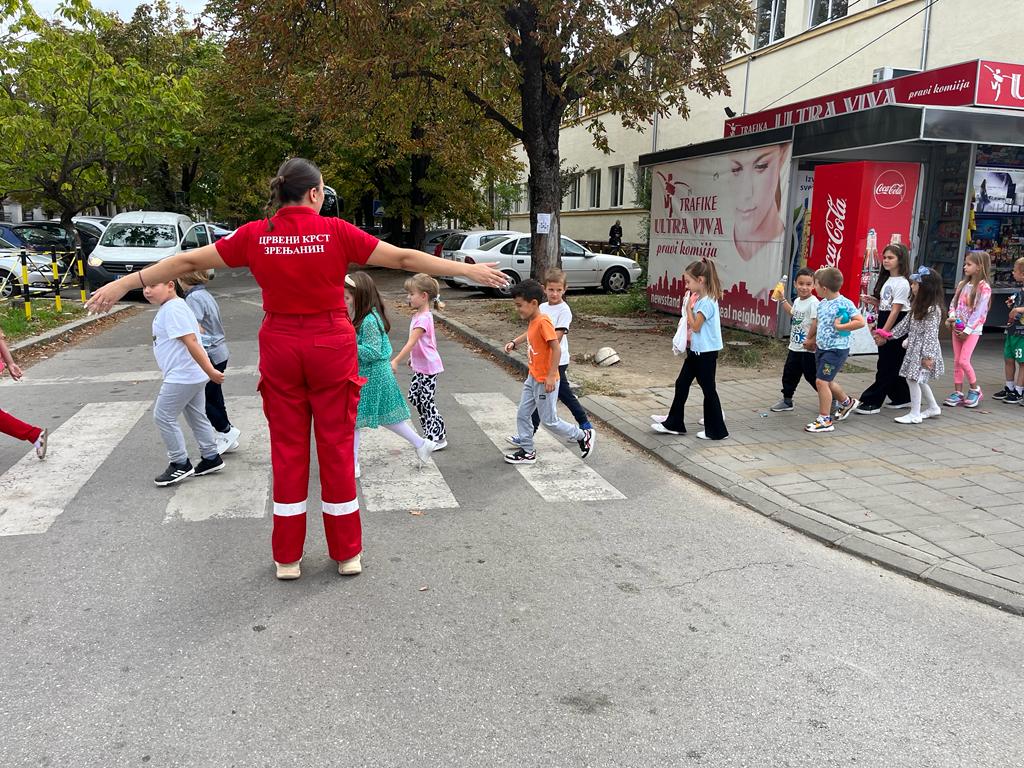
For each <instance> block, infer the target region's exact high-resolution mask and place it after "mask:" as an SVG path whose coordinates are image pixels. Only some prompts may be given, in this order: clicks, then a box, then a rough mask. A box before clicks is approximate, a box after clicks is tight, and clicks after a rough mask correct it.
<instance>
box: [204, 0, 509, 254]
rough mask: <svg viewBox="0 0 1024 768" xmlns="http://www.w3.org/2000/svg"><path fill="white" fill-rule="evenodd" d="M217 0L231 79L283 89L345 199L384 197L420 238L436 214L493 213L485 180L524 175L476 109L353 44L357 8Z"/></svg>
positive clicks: (476, 217) (285, 103)
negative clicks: (483, 188) (307, 7)
mask: <svg viewBox="0 0 1024 768" xmlns="http://www.w3.org/2000/svg"><path fill="white" fill-rule="evenodd" d="M214 8H215V9H216V10H217V13H218V16H219V17H220V18H221V20H222V21H224V22H225V26H226V27H228V28H229V29H230V30H231V35H232V36H231V40H230V42H229V44H228V47H227V52H226V58H227V59H228V60H230V61H231V62H232V66H233V68H234V72H235V75H236V82H238V83H239V84H240V85H241V86H242V87H243V88H253V87H258V88H262V89H268V88H269V89H274V90H275V91H276V92H277V93H278V94H279V97H280V98H279V101H278V105H279V106H280V108H281V109H282V110H283V111H284V112H286V113H288V114H291V115H294V116H296V117H297V118H298V119H299V120H300V121H301V123H302V124H304V125H305V126H306V127H307V130H306V132H305V136H306V137H307V138H308V139H309V140H310V141H311V142H312V143H313V144H314V146H315V147H316V150H317V151H316V153H315V155H316V159H317V160H318V161H319V162H320V163H321V165H322V166H323V168H324V172H325V176H327V177H328V179H329V180H330V181H331V183H333V184H335V186H337V187H339V190H340V191H342V192H343V196H344V198H345V200H346V201H348V202H349V203H350V204H361V203H362V202H363V201H369V200H372V199H373V198H374V197H379V198H381V199H382V200H383V202H384V204H385V208H386V210H387V216H388V218H389V219H390V218H392V217H393V218H394V221H393V223H394V224H400V223H401V222H405V221H407V222H409V225H410V231H411V240H412V242H413V244H418V241H419V240H420V239H421V238H422V235H423V233H424V230H425V227H426V223H427V222H428V221H430V220H434V219H438V218H449V217H453V218H459V219H462V220H463V221H470V222H474V223H476V222H483V221H486V220H488V219H489V218H490V214H489V210H488V206H487V198H486V197H485V196H484V195H482V194H481V190H480V182H481V180H482V179H485V178H487V177H492V178H495V179H497V180H498V181H507V180H511V179H513V178H514V177H515V176H516V175H517V173H518V168H517V167H516V165H515V164H514V163H513V162H512V160H511V153H510V151H509V141H508V138H507V135H505V134H504V132H503V131H502V130H501V129H500V128H499V127H498V126H496V125H492V124H487V123H484V124H483V125H481V121H480V120H479V117H478V114H477V111H476V108H475V107H472V106H470V105H467V104H465V103H464V102H460V101H457V100H452V99H451V97H450V94H449V92H448V90H447V88H445V87H442V86H439V85H438V84H437V83H436V82H435V81H434V80H433V79H432V78H430V77H398V76H396V73H395V64H394V62H393V61H392V60H391V59H390V58H389V57H388V56H381V55H378V54H376V53H373V52H372V51H369V50H368V49H366V48H365V47H363V46H362V45H361V44H356V42H355V41H356V40H358V39H359V35H360V34H361V33H360V32H359V31H358V30H359V24H360V19H359V18H352V17H351V16H350V15H349V11H350V10H352V9H350V8H345V7H342V6H331V7H330V8H323V9H321V11H320V12H308V11H307V10H305V9H304V8H303V7H301V6H295V5H291V4H288V3H286V2H282V0H271V2H270V3H269V4H261V5H259V6H254V5H250V4H237V5H232V6H230V7H228V6H226V5H216V6H214ZM403 24H405V21H404V19H403V18H401V16H396V17H393V18H392V17H389V16H387V15H385V16H384V17H378V18H377V19H376V22H375V25H374V31H373V35H379V34H383V35H388V34H390V30H392V29H394V30H395V31H396V34H397V31H398V29H399V28H401V26H402V25H403ZM438 55H439V58H443V57H444V56H446V55H447V54H445V53H444V52H439V54H438ZM350 208H351V205H350ZM358 213H359V211H358V210H357V214H358Z"/></svg>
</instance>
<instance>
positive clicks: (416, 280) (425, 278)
mask: <svg viewBox="0 0 1024 768" xmlns="http://www.w3.org/2000/svg"><path fill="white" fill-rule="evenodd" d="M405 290H407V291H409V293H412V292H413V291H415V292H417V293H425V294H427V298H428V299H430V304H431V307H432V308H433V309H444V302H443V301H441V285H440V283H438V282H437V280H435V279H434V278H432V277H431V276H430V275H428V274H426V273H425V272H420V273H419V274H417V275H413V276H412V277H410V278H409V279H408V280H406V281H405Z"/></svg>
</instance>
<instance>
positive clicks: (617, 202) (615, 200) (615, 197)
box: [608, 165, 626, 208]
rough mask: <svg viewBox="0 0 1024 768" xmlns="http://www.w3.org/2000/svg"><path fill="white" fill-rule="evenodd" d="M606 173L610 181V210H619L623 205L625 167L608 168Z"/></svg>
mask: <svg viewBox="0 0 1024 768" xmlns="http://www.w3.org/2000/svg"><path fill="white" fill-rule="evenodd" d="M608 173H609V174H610V175H611V179H612V208H619V207H621V206H622V203H623V200H624V198H623V192H624V191H625V189H626V166H624V165H616V166H615V167H614V168H609V169H608Z"/></svg>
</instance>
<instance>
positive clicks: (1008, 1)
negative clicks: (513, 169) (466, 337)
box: [509, 0, 1024, 242]
mask: <svg viewBox="0 0 1024 768" xmlns="http://www.w3.org/2000/svg"><path fill="white" fill-rule="evenodd" d="M752 5H753V6H754V8H755V10H757V12H758V19H759V24H758V29H757V31H756V33H755V35H753V36H752V37H751V39H750V40H749V41H748V46H749V48H748V50H747V51H746V52H745V53H743V54H742V55H738V56H736V57H734V58H733V59H732V61H730V62H729V64H728V65H727V68H726V72H727V75H728V77H729V82H730V88H731V94H730V95H728V96H718V97H715V98H712V99H706V98H704V97H702V96H700V95H699V94H693V95H691V96H690V99H689V107H690V116H689V118H688V119H685V120H684V119H682V118H680V117H678V116H676V115H672V116H669V117H668V118H664V119H661V120H658V121H656V122H655V123H653V124H652V125H650V126H649V127H648V128H647V129H646V130H645V131H642V132H641V131H637V130H633V129H626V128H623V127H622V125H621V123H620V122H619V121H618V120H616V119H615V117H614V116H613V115H609V114H604V115H601V118H602V120H603V121H604V122H605V124H606V126H607V128H608V140H609V141H608V143H609V146H610V147H611V149H612V151H611V153H610V154H605V153H604V152H602V151H600V150H599V149H597V148H595V147H594V146H593V142H592V139H591V137H590V134H589V133H588V132H587V130H586V127H585V124H586V122H587V119H588V118H589V117H590V116H588V115H584V116H583V119H582V121H581V123H579V124H575V125H566V126H565V127H563V129H562V131H561V137H560V152H561V157H562V159H563V162H564V164H565V166H566V167H569V168H572V167H575V168H577V169H578V170H579V172H580V174H581V175H580V176H579V177H578V179H577V181H576V182H574V183H573V184H572V185H571V186H570V188H569V189H568V190H566V194H565V198H564V199H563V201H562V212H561V222H562V223H561V228H562V233H563V234H565V235H568V236H569V237H572V238H575V239H578V240H593V241H602V240H607V238H608V230H609V228H610V227H611V226H612V224H613V223H614V222H615V221H616V220H621V222H622V228H623V240H624V241H625V242H643V241H645V240H646V238H647V236H646V233H644V232H641V230H640V228H641V222H642V220H643V218H644V215H645V213H646V211H645V210H643V209H641V208H639V207H638V206H637V205H636V194H635V191H634V184H633V183H631V181H632V180H634V179H635V178H636V176H637V173H638V158H639V157H640V155H644V154H648V153H651V152H656V151H659V150H664V149H670V148H673V147H680V146H684V145H687V144H693V143H697V142H703V141H709V140H713V139H719V138H722V136H723V130H724V129H723V125H724V121H725V119H726V112H725V110H726V108H728V109H730V110H732V111H733V112H734V113H736V114H748V113H753V112H758V111H761V110H764V109H768V108H770V107H774V106H781V105H784V104H789V103H793V102H797V101H801V100H804V99H808V98H813V97H815V96H820V95H823V94H828V93H834V92H836V91H841V90H844V89H847V88H853V87H856V86H860V85H865V84H869V83H871V81H872V77H873V73H874V72H875V70H878V69H881V68H885V67H888V68H892V69H903V70H920V69H934V68H936V67H942V66H946V65H949V64H955V63H958V62H962V61H968V60H971V59H979V58H981V59H984V58H989V59H996V60H1003V61H1016V60H1022V59H1024V54H1021V53H1019V51H1020V37H1021V30H1024V0H752ZM514 150H515V152H516V155H517V157H518V158H519V159H520V160H521V162H522V163H523V166H524V169H525V168H526V166H527V162H526V154H525V152H524V151H523V148H522V146H516V147H515V148H514ZM520 184H521V186H522V187H523V189H524V194H523V195H522V197H521V200H522V201H523V202H520V203H519V205H518V210H514V212H513V213H512V215H511V216H510V217H509V225H510V227H511V228H512V229H518V230H522V231H529V228H530V221H529V212H528V210H527V204H526V202H525V201H526V200H527V199H528V197H527V195H526V194H525V184H526V171H525V170H524V172H523V178H522V179H521V180H520Z"/></svg>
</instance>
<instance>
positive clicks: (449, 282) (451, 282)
mask: <svg viewBox="0 0 1024 768" xmlns="http://www.w3.org/2000/svg"><path fill="white" fill-rule="evenodd" d="M444 284H445V285H447V286H448V287H449V288H459V287H461V286H460V285H459V284H458V283H456V282H455V281H454V280H445V281H444Z"/></svg>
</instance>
